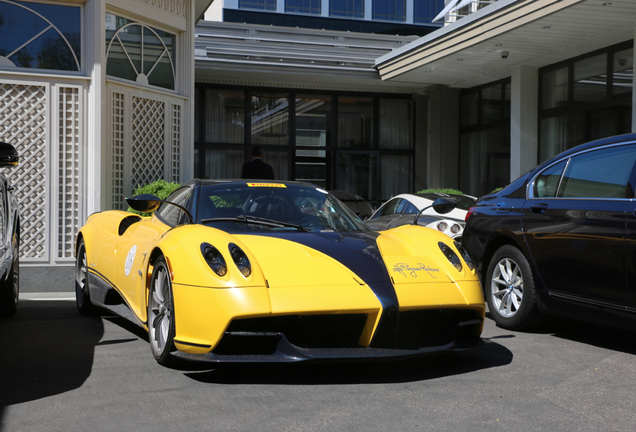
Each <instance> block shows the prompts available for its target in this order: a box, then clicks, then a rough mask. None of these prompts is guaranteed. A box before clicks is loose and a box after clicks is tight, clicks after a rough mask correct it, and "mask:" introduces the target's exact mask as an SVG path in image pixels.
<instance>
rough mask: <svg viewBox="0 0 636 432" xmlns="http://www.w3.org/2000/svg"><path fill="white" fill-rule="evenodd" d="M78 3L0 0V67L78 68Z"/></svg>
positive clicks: (79, 38) (79, 33)
mask: <svg viewBox="0 0 636 432" xmlns="http://www.w3.org/2000/svg"><path fill="white" fill-rule="evenodd" d="M81 26H82V9H81V7H80V6H67V5H54V4H44V3H32V2H21V1H13V0H0V68H15V67H17V68H29V69H50V70H58V71H74V72H79V71H81V69H82V66H81V58H82V37H81Z"/></svg>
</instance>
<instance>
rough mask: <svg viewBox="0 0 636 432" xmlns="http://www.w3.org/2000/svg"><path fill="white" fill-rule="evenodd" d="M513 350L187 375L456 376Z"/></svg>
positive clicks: (290, 379)
mask: <svg viewBox="0 0 636 432" xmlns="http://www.w3.org/2000/svg"><path fill="white" fill-rule="evenodd" d="M512 358H513V355H512V352H510V351H509V350H508V349H507V348H505V347H503V346H502V345H499V344H497V343H490V344H487V345H485V346H482V347H480V348H476V349H473V350H469V351H461V352H452V353H440V354H437V355H431V356H427V357H420V358H413V359H406V360H385V361H349V362H330V363H310V362H306V363H286V364H264V363H257V364H223V365H219V366H217V365H214V369H212V368H211V366H209V365H208V366H204V365H200V366H199V368H200V369H201V370H199V371H189V372H186V373H185V375H186V376H188V377H189V378H191V379H193V380H195V381H199V382H204V383H216V384H301V385H318V384H385V383H402V382H411V381H423V380H430V379H434V378H440V377H444V376H451V375H459V374H464V373H468V372H473V371H476V370H480V369H487V368H493V367H498V366H504V365H507V364H509V363H511V362H512Z"/></svg>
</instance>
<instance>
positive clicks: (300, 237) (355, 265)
mask: <svg viewBox="0 0 636 432" xmlns="http://www.w3.org/2000/svg"><path fill="white" fill-rule="evenodd" d="M249 235H260V236H266V237H276V238H281V239H285V240H289V241H293V242H295V243H299V244H302V245H304V246H307V247H310V248H312V249H315V250H317V251H319V252H322V253H324V254H325V255H327V256H329V257H331V258H333V259H335V260H336V261H338V262H339V263H341V264H342V265H344V266H345V267H347V268H348V269H349V270H351V271H352V272H353V273H355V274H356V275H357V276H358V277H359V278H360V279H361V280H363V281H364V282H366V283H367V284H368V285H369V287H370V288H371V290H372V291H373V293H374V294H375V295H376V297H377V298H378V300H380V303H381V304H382V307H383V308H384V310H385V311H387V310H388V311H390V310H397V308H398V299H397V294H396V293H395V289H394V287H393V283H392V282H391V277H390V276H389V272H388V271H387V269H386V265H385V263H384V260H383V259H382V254H380V250H379V248H378V245H377V242H376V239H377V238H378V236H379V234H378V233H374V232H369V233H360V232H344V233H336V232H327V233H322V232H308V233H305V232H280V231H279V232H263V233H250V234H249Z"/></svg>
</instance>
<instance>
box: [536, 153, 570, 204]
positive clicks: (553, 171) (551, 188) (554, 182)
mask: <svg viewBox="0 0 636 432" xmlns="http://www.w3.org/2000/svg"><path fill="white" fill-rule="evenodd" d="M566 162H567V161H563V162H559V163H558V164H556V165H552V166H551V167H550V168H548V169H547V170H545V171H543V172H542V173H541V174H539V175H538V176H537V178H536V179H535V180H534V188H533V195H534V197H535V198H549V197H555V196H556V192H557V188H558V187H559V180H561V174H563V170H564V169H565V163H566Z"/></svg>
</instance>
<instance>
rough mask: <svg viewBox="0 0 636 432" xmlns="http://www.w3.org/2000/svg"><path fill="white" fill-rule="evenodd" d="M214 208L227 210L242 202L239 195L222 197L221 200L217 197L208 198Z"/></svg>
mask: <svg viewBox="0 0 636 432" xmlns="http://www.w3.org/2000/svg"><path fill="white" fill-rule="evenodd" d="M210 199H211V200H212V202H213V203H214V207H216V208H228V207H236V206H238V205H241V203H242V202H243V200H242V199H241V197H240V196H239V195H224V196H223V198H221V197H220V196H217V195H213V196H211V197H210Z"/></svg>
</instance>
